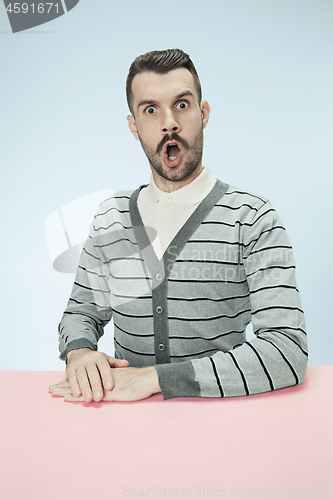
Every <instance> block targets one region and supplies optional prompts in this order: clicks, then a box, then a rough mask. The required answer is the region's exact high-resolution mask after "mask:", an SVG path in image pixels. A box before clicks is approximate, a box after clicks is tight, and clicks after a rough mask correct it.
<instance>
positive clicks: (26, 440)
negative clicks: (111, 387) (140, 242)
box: [0, 366, 333, 500]
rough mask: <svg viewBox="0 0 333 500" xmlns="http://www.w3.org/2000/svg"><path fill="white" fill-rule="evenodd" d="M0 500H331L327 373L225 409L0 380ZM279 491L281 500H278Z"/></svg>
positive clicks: (217, 402) (330, 371) (31, 378)
mask: <svg viewBox="0 0 333 500" xmlns="http://www.w3.org/2000/svg"><path fill="white" fill-rule="evenodd" d="M0 377H1V387H2V390H3V396H2V409H1V417H0V418H1V430H2V439H1V464H0V465H1V469H0V474H1V481H0V498H1V500H53V499H55V500H67V499H71V500H76V499H78V500H95V499H96V500H97V499H98V500H99V499H101V500H113V499H115V500H118V499H124V498H134V497H138V498H161V497H162V498H171V497H178V498H208V497H212V498H226V497H229V498H230V497H235V498H237V499H238V498H239V497H244V498H265V497H270V498H277V499H280V500H281V499H282V500H283V499H286V498H288V497H289V499H295V498H298V499H302V498H314V499H318V498H320V499H321V500H322V499H323V500H325V499H328V498H333V479H332V478H333V473H332V472H333V459H332V455H333V453H332V444H333V439H332V437H333V425H332V424H333V418H332V417H333V411H332V410H333V404H332V402H333V366H322V367H318V366H313V367H310V368H309V369H308V372H307V376H306V380H305V382H304V384H303V385H301V386H297V387H291V388H287V389H281V390H279V391H276V392H274V393H268V394H260V395H256V396H247V397H246V396H244V397H237V398H226V399H215V398H205V399H195V398H182V399H174V400H168V401H163V399H162V397H161V395H155V396H152V397H151V398H150V399H147V400H144V401H139V402H135V403H105V402H104V403H103V402H102V403H90V404H87V403H70V402H65V401H64V400H63V398H60V397H55V396H53V395H51V394H50V393H49V392H48V387H49V385H51V384H53V383H56V382H59V381H60V380H61V379H63V378H65V372H15V371H12V372H10V371H3V372H0ZM288 493H289V494H288Z"/></svg>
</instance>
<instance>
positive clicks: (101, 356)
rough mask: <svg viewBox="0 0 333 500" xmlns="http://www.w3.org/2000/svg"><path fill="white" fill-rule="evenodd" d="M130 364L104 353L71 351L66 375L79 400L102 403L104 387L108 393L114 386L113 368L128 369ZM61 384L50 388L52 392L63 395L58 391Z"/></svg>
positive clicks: (80, 350)
mask: <svg viewBox="0 0 333 500" xmlns="http://www.w3.org/2000/svg"><path fill="white" fill-rule="evenodd" d="M128 364H129V363H128V361H127V360H126V359H116V358H112V357H111V356H108V355H107V354H105V353H104V352H99V351H93V350H92V349H88V348H83V349H76V350H73V351H70V352H69V353H68V354H67V367H66V373H67V379H68V383H69V385H70V388H71V393H72V394H73V395H74V396H75V397H77V398H79V397H82V399H81V401H86V402H89V401H92V399H94V401H101V400H102V398H103V394H104V391H103V387H104V389H105V391H106V393H107V392H109V391H111V389H112V388H113V385H114V382H113V377H112V370H111V367H127V366H128ZM62 383H63V382H60V384H62ZM60 384H58V385H52V386H50V388H49V389H50V391H51V392H52V393H53V394H55V395H58V394H59V395H61V394H60V392H61V391H59V390H57V389H59V388H60ZM102 384H103V385H102Z"/></svg>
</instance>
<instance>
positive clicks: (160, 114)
mask: <svg viewBox="0 0 333 500" xmlns="http://www.w3.org/2000/svg"><path fill="white" fill-rule="evenodd" d="M132 92H133V103H132V105H133V113H134V117H133V116H132V115H129V116H128V117H127V118H128V122H129V126H130V129H131V131H132V132H133V134H134V136H135V137H136V139H138V140H139V141H140V142H141V145H142V148H143V150H144V152H145V154H146V156H147V158H148V161H149V163H150V165H151V168H152V172H153V176H154V179H155V182H156V181H158V182H157V184H158V185H160V186H159V187H161V186H166V185H168V186H169V187H170V184H172V185H174V183H178V184H177V187H181V185H184V184H185V183H187V182H189V181H191V180H192V179H194V178H195V177H196V176H197V175H198V174H199V173H200V172H201V169H202V149H203V128H204V127H205V126H206V124H207V122H208V117H209V105H208V103H207V101H203V102H202V103H201V105H199V103H198V96H197V93H196V90H195V84H194V80H193V76H192V75H191V73H190V72H189V71H188V70H187V69H186V68H178V69H175V70H172V71H169V72H168V73H166V74H162V75H161V74H157V73H152V72H145V73H140V74H138V75H136V76H135V77H134V79H133V82H132ZM180 181H185V182H180ZM173 187H174V186H173ZM177 187H174V189H176V188H177Z"/></svg>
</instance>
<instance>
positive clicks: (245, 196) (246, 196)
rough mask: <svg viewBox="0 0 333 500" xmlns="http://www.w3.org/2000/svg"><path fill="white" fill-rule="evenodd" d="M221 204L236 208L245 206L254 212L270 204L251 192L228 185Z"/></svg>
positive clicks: (265, 199)
mask: <svg viewBox="0 0 333 500" xmlns="http://www.w3.org/2000/svg"><path fill="white" fill-rule="evenodd" d="M222 201H223V203H225V204H229V205H230V207H233V208H236V207H241V206H247V207H249V208H251V209H254V210H260V209H262V208H263V207H264V206H265V205H267V204H270V203H269V200H268V199H267V198H265V197H264V196H261V195H259V194H256V193H252V192H251V191H246V190H244V189H240V188H238V187H235V186H232V185H229V186H228V189H227V190H226V192H225V193H224V196H223V198H222Z"/></svg>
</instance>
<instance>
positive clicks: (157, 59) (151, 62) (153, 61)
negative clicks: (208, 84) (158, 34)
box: [126, 49, 201, 114]
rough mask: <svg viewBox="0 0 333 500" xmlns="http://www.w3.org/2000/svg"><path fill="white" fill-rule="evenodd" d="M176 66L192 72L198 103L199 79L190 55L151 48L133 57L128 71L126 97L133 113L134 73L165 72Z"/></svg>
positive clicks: (173, 50) (199, 94) (176, 50)
mask: <svg viewBox="0 0 333 500" xmlns="http://www.w3.org/2000/svg"><path fill="white" fill-rule="evenodd" d="M176 68H186V69H188V70H189V72H190V73H191V74H192V76H193V79H194V85H195V89H196V91H197V94H198V101H199V105H200V103H201V85H200V80H199V77H198V73H197V70H196V69H195V67H194V64H193V62H192V61H191V59H190V56H189V55H188V54H186V53H185V52H183V51H182V50H180V49H167V50H153V51H151V52H147V53H146V54H142V55H141V56H138V57H137V58H136V59H134V61H133V62H132V64H131V66H130V69H129V71H128V75H127V79H126V98H127V104H128V107H129V109H130V112H131V113H132V114H133V108H132V103H133V92H132V82H133V78H134V77H135V75H137V74H138V73H144V72H149V71H151V72H153V73H160V74H165V73H168V72H169V71H171V70H173V69H176Z"/></svg>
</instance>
